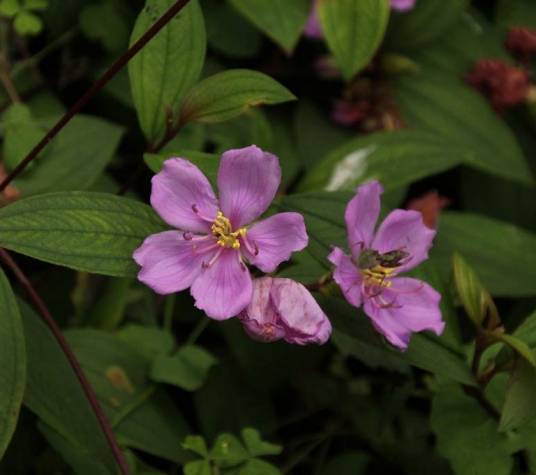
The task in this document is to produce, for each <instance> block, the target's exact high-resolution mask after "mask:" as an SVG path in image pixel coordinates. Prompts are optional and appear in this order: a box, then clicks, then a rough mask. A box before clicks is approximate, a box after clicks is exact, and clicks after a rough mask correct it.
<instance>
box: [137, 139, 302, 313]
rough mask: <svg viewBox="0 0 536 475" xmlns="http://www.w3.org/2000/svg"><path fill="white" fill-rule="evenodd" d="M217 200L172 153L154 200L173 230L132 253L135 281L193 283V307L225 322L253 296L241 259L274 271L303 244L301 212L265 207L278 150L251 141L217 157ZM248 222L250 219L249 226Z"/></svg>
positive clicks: (166, 289) (155, 183) (274, 183)
mask: <svg viewBox="0 0 536 475" xmlns="http://www.w3.org/2000/svg"><path fill="white" fill-rule="evenodd" d="M217 181H218V188H219V200H218V199H217V198H216V196H215V194H214V192H213V190H212V187H211V185H210V183H209V181H208V179H207V178H206V177H205V175H203V173H202V172H201V171H200V170H199V168H197V167H196V166H195V165H193V164H192V163H191V162H189V161H188V160H184V159H182V158H172V159H169V160H167V161H166V162H164V167H163V168H162V171H160V173H158V174H157V175H155V176H154V177H153V179H152V192H151V205H152V207H153V208H154V209H155V210H156V212H157V213H158V214H159V215H160V216H161V217H162V219H163V220H164V221H166V222H167V223H168V224H169V225H171V226H173V227H174V228H176V229H175V230H171V231H164V232H162V233H159V234H154V235H152V236H149V237H148V238H147V239H146V240H145V241H144V242H143V244H142V245H141V246H140V247H139V248H138V249H137V250H136V251H135V252H134V259H135V260H136V262H137V263H138V264H139V265H140V266H141V270H140V272H139V274H138V279H139V280H140V281H142V282H144V283H145V284H147V285H148V286H149V287H151V288H152V289H153V290H154V291H155V292H157V293H159V294H170V293H174V292H178V291H181V290H184V289H187V288H188V287H190V292H191V294H192V296H193V297H194V299H195V304H196V306H197V307H198V308H200V309H202V310H204V311H205V313H206V314H207V315H208V316H209V317H212V318H215V319H218V320H223V319H227V318H230V317H234V316H236V315H238V314H239V313H240V312H241V311H242V310H243V309H244V308H245V307H247V306H248V305H249V303H250V301H251V298H252V295H253V284H252V279H251V275H250V273H249V270H248V268H247V267H246V265H245V263H246V262H248V263H250V264H253V265H254V266H256V267H258V268H259V269H260V270H261V271H263V272H273V271H274V270H275V269H276V268H277V266H278V265H279V264H280V263H281V262H283V261H286V260H288V259H289V258H290V256H291V254H292V253H293V252H294V251H299V250H302V249H303V248H304V247H305V246H306V245H307V241H308V237H307V232H306V230H305V223H304V219H303V217H302V216H301V215H300V214H298V213H279V214H275V215H273V216H270V217H269V218H267V219H265V220H262V221H259V222H255V223H253V222H254V221H255V220H256V219H257V218H258V217H259V216H260V215H261V214H262V213H264V212H265V211H266V209H267V208H268V206H269V205H270V203H271V202H272V200H273V199H274V196H275V194H276V192H277V189H278V187H279V184H280V181H281V168H280V166H279V160H278V158H277V157H276V156H275V155H272V154H270V153H266V152H264V151H262V150H261V149H260V148H258V147H256V146H254V145H252V146H250V147H246V148H242V149H236V150H229V151H227V152H225V153H224V154H223V155H222V157H221V161H220V168H219V172H218V179H217ZM251 223H253V224H251Z"/></svg>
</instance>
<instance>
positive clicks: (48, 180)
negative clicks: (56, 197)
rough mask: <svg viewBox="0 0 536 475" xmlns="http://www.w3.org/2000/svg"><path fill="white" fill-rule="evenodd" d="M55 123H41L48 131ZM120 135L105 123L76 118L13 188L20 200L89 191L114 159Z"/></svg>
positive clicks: (118, 131) (117, 128)
mask: <svg viewBox="0 0 536 475" xmlns="http://www.w3.org/2000/svg"><path fill="white" fill-rule="evenodd" d="M55 119H56V117H54V118H53V119H52V120H47V121H44V122H43V123H44V125H46V126H47V127H48V126H50V127H52V125H53V123H54V122H55ZM123 131H124V129H123V128H122V127H120V126H118V125H116V124H112V123H111V122H108V121H106V120H103V119H100V118H97V117H92V116H85V115H77V116H76V117H75V118H74V119H73V120H72V121H71V122H70V123H69V124H68V125H67V126H66V127H65V128H64V129H63V130H62V132H61V134H60V135H59V136H58V137H56V138H55V139H54V141H53V142H52V143H51V144H50V145H49V146H47V148H46V149H45V150H44V152H43V155H42V156H41V157H40V158H39V159H38V160H36V161H35V162H34V164H33V166H32V167H31V169H30V170H28V171H26V172H25V173H24V174H23V175H22V176H21V177H19V178H17V180H15V185H16V186H17V187H18V188H19V189H20V190H21V192H22V194H23V196H29V195H36V194H40V193H45V192H48V191H68V190H81V189H89V188H90V187H91V186H93V184H94V183H95V182H96V181H97V179H98V178H99V177H100V176H101V175H102V172H103V170H104V168H105V167H106V165H107V164H108V163H109V162H110V161H111V160H112V158H113V157H114V155H115V152H116V150H117V148H118V146H119V142H120V140H121V137H122V135H123ZM43 135H44V133H43V134H42V135H41V137H40V138H39V140H41V138H42V136H43Z"/></svg>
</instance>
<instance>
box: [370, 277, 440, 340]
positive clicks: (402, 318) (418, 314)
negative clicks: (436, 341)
mask: <svg viewBox="0 0 536 475" xmlns="http://www.w3.org/2000/svg"><path fill="white" fill-rule="evenodd" d="M392 283H393V285H392V287H390V288H388V289H385V290H384V291H383V292H382V295H381V297H382V299H383V300H384V301H385V302H386V303H392V306H390V307H385V308H381V307H379V306H377V305H374V303H373V302H372V300H367V302H365V306H364V308H365V312H366V314H367V315H368V316H369V317H370V318H371V319H372V322H373V324H374V326H375V327H376V329H377V330H378V331H379V332H380V333H382V334H383V335H384V336H385V337H386V338H387V339H388V340H389V341H390V342H391V343H392V344H393V345H395V346H397V347H398V348H401V349H403V350H404V349H406V348H407V346H408V343H409V340H410V336H411V333H413V332H420V331H423V330H431V331H433V332H434V333H435V334H436V335H440V334H441V333H442V332H443V330H444V328H445V322H444V321H443V320H442V318H441V310H440V308H439V301H440V300H441V295H440V294H439V293H438V292H436V291H435V290H434V289H433V288H432V287H431V286H430V285H428V284H427V283H425V282H422V281H420V280H417V279H411V278H409V277H399V278H396V279H392Z"/></svg>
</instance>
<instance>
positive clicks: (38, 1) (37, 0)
mask: <svg viewBox="0 0 536 475" xmlns="http://www.w3.org/2000/svg"><path fill="white" fill-rule="evenodd" d="M47 7H48V0H24V8H26V9H27V10H37V11H42V10H46V9H47Z"/></svg>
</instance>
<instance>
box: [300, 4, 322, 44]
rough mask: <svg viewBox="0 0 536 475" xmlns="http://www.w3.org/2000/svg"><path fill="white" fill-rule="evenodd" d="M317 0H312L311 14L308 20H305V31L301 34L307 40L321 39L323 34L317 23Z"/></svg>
mask: <svg viewBox="0 0 536 475" xmlns="http://www.w3.org/2000/svg"><path fill="white" fill-rule="evenodd" d="M317 10H318V0H314V2H313V5H312V7H311V13H309V18H307V23H306V24H305V29H304V30H303V34H304V35H305V36H306V37H308V38H323V37H324V34H323V33H322V27H321V26H320V22H319V21H318V12H317Z"/></svg>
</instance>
